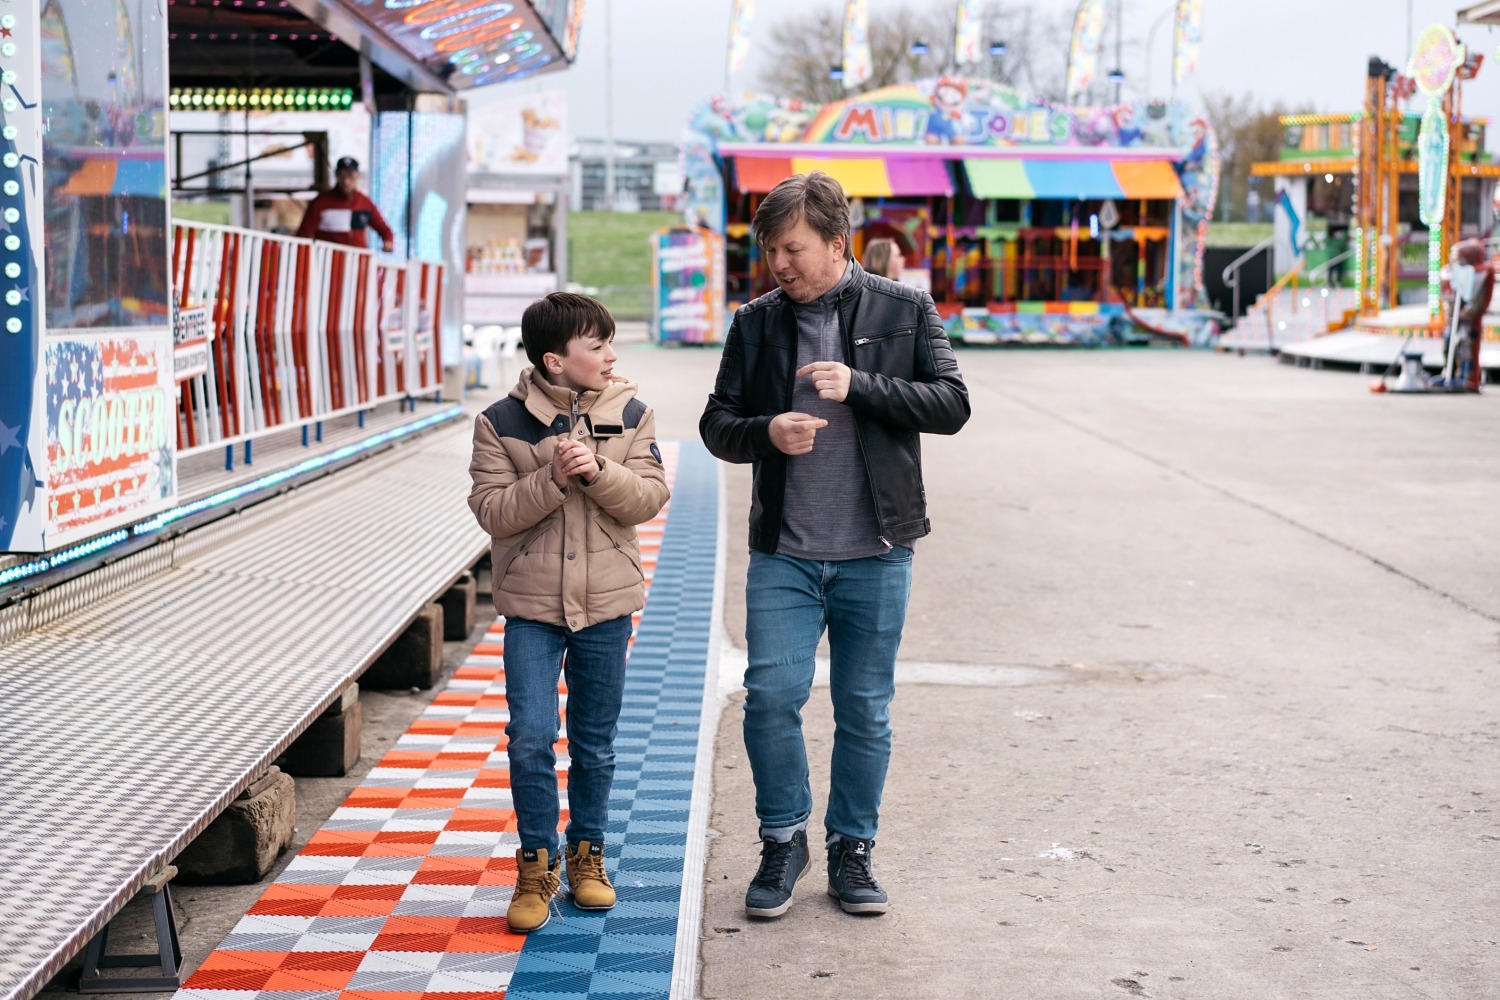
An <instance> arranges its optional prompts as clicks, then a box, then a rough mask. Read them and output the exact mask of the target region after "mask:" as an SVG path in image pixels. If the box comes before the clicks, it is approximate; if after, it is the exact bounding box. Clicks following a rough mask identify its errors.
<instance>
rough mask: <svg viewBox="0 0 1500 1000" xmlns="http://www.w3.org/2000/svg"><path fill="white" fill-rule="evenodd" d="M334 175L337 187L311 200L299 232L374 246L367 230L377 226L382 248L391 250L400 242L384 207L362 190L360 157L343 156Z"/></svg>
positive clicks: (329, 239) (311, 237)
mask: <svg viewBox="0 0 1500 1000" xmlns="http://www.w3.org/2000/svg"><path fill="white" fill-rule="evenodd" d="M333 177H334V182H333V187H331V188H329V189H328V190H327V191H324V192H322V193H321V194H319V195H318V196H317V197H316V198H314V199H313V200H312V201H311V202H309V203H308V205H307V213H306V214H305V215H303V216H302V225H300V226H298V227H297V235H298V236H301V237H302V238H303V239H314V240H326V241H327V242H329V243H342V244H344V246H349V247H359V248H360V249H361V250H365V249H368V248H369V246H370V237H369V234H368V232H367V231H368V230H369V229H374V230H375V231H376V232H377V233H379V234H380V239H381V241H382V243H381V247H382V249H384V250H385V252H386V253H390V252H391V250H392V249H394V248H395V246H396V239H395V234H393V233H392V232H391V227H390V226H388V225H386V224H385V219H384V218H383V217H382V216H381V214H380V209H378V208H376V207H375V203H374V202H373V201H371V200H370V199H369V198H368V197H367V196H366V195H365V193H364V192H363V191H361V190H359V161H358V160H356V159H355V158H354V157H352V156H343V157H340V158H339V162H338V163H337V164H335V165H334V170H333Z"/></svg>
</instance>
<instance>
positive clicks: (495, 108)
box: [468, 90, 568, 177]
mask: <svg viewBox="0 0 1500 1000" xmlns="http://www.w3.org/2000/svg"><path fill="white" fill-rule="evenodd" d="M468 114H469V127H468V151H469V169H470V170H471V171H475V172H478V173H492V174H522V175H526V176H546V177H561V176H564V175H565V174H567V172H568V95H567V92H566V91H562V90H546V91H542V92H541V93H538V94H531V95H528V96H526V97H512V98H508V99H507V100H504V101H496V102H495V103H493V104H484V105H478V106H476V105H474V104H470V106H469V112H468Z"/></svg>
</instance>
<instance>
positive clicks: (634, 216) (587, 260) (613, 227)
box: [568, 212, 682, 319]
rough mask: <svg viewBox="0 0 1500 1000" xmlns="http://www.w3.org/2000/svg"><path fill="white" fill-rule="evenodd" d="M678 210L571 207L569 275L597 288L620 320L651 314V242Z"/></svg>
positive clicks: (675, 217) (676, 218)
mask: <svg viewBox="0 0 1500 1000" xmlns="http://www.w3.org/2000/svg"><path fill="white" fill-rule="evenodd" d="M681 218H682V217H681V216H680V215H678V214H677V213H675V212H569V213H568V280H569V281H576V282H578V283H579V284H580V285H583V286H584V287H585V288H589V289H597V291H596V292H595V293H594V294H596V295H597V296H598V297H599V300H600V301H601V302H603V303H604V304H605V305H606V306H607V307H609V310H610V312H612V313H614V315H615V318H616V319H646V318H647V317H649V316H650V314H651V245H650V240H649V237H650V236H651V234H652V233H654V232H656V230H658V229H662V228H664V227H666V226H671V225H676V224H677V223H678V222H680V221H681Z"/></svg>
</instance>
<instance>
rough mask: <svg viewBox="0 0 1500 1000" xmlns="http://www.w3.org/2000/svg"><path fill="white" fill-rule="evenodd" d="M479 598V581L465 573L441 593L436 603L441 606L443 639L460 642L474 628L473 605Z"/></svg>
mask: <svg viewBox="0 0 1500 1000" xmlns="http://www.w3.org/2000/svg"><path fill="white" fill-rule="evenodd" d="M478 598H479V581H478V580H476V579H474V574H473V573H465V574H464V575H463V576H461V577H459V578H458V581H457V582H456V583H454V584H453V586H451V587H449V588H448V589H447V590H446V591H444V592H443V596H442V597H439V598H438V603H439V604H441V605H442V606H443V638H444V639H446V640H447V641H449V642H461V641H463V640H464V639H467V638H468V637H469V632H471V631H472V630H473V628H474V603H475V601H476V600H478Z"/></svg>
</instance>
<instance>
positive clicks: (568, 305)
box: [521, 292, 615, 371]
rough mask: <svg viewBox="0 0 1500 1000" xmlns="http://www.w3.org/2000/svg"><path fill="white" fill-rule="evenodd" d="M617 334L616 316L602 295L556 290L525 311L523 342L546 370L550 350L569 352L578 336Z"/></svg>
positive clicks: (538, 366) (606, 337)
mask: <svg viewBox="0 0 1500 1000" xmlns="http://www.w3.org/2000/svg"><path fill="white" fill-rule="evenodd" d="M614 335H615V318H614V317H613V316H611V315H610V314H609V310H608V309H606V308H604V305H603V304H602V303H601V302H600V301H599V300H598V299H591V298H589V297H588V296H587V295H575V294H573V293H572V292H552V293H551V294H549V295H547V296H546V297H545V298H540V299H537V300H536V301H535V302H533V303H532V304H531V305H529V306H527V307H526V311H525V312H524V313H522V314H521V346H522V347H525V348H526V357H527V359H528V360H529V361H530V362H531V363H532V364H533V365H535V366H536V369H537V371H545V366H544V365H543V364H542V359H543V358H544V357H545V356H546V355H548V354H557V355H563V354H567V353H568V341H570V340H572V339H573V338H574V337H593V338H594V339H595V340H611V339H613V338H614Z"/></svg>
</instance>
